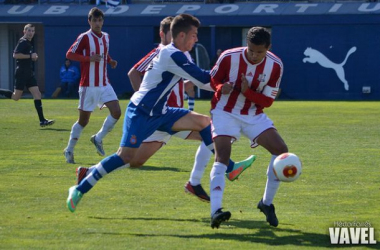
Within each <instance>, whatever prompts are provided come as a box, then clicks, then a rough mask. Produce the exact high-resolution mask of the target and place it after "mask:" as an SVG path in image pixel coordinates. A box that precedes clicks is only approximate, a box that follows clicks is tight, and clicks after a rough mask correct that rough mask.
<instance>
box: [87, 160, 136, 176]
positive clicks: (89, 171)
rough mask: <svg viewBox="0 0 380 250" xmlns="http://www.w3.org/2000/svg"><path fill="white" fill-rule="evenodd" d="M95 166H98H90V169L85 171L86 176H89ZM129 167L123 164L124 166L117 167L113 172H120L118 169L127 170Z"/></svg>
mask: <svg viewBox="0 0 380 250" xmlns="http://www.w3.org/2000/svg"><path fill="white" fill-rule="evenodd" d="M96 166H98V165H93V166H91V167H89V168H88V169H87V172H86V175H89V174H90V173H91V172H92V171H93V170H94V169H95V168H96ZM129 167H130V165H129V163H127V164H125V165H123V166H121V167H118V168H117V169H115V170H114V171H116V170H120V169H124V168H129Z"/></svg>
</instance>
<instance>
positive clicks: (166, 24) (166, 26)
mask: <svg viewBox="0 0 380 250" xmlns="http://www.w3.org/2000/svg"><path fill="white" fill-rule="evenodd" d="M173 19H174V17H172V16H168V17H165V18H164V19H162V21H161V23H160V31H162V32H164V34H166V33H168V31H170V24H171V23H172V21H173Z"/></svg>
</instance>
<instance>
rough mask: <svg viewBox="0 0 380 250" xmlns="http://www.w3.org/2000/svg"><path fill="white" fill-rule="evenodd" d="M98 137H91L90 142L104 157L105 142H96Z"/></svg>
mask: <svg viewBox="0 0 380 250" xmlns="http://www.w3.org/2000/svg"><path fill="white" fill-rule="evenodd" d="M95 137H96V135H93V136H91V139H90V141H91V142H92V143H93V144H94V145H95V148H96V151H97V152H98V155H100V156H104V155H105V153H104V149H103V142H97V141H96V140H95Z"/></svg>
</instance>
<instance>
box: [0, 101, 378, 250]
mask: <svg viewBox="0 0 380 250" xmlns="http://www.w3.org/2000/svg"><path fill="white" fill-rule="evenodd" d="M127 103H128V102H127V101H126V100H122V101H121V106H122V109H123V114H124V109H125V107H126V105H127ZM43 104H44V111H45V115H46V117H47V118H49V119H55V120H56V124H54V125H53V126H52V127H48V128H40V127H39V123H38V119H37V115H36V112H35V110H34V106H33V102H32V100H30V99H26V100H21V101H19V102H18V103H16V102H12V101H9V100H4V99H1V100H0V114H1V122H0V196H1V199H0V208H1V215H0V249H323V248H334V247H335V246H334V245H331V244H330V237H329V231H328V228H329V227H334V222H339V221H340V222H354V221H356V222H360V223H364V222H369V223H370V224H371V226H372V227H374V228H375V239H376V240H378V241H380V216H379V214H380V212H379V211H380V199H379V198H380V195H379V194H380V190H379V188H380V181H379V167H380V102H293V101H277V102H275V103H274V105H273V106H272V107H271V108H270V109H268V110H267V111H266V113H267V114H268V115H269V117H270V118H271V119H272V120H273V121H274V122H275V125H276V127H277V129H278V130H279V132H280V133H281V135H282V136H283V138H284V139H285V141H286V142H287V144H288V147H289V151H290V152H293V153H296V154H297V155H298V156H299V157H300V158H301V160H302V161H303V173H302V175H301V177H300V178H299V179H298V180H297V181H296V182H293V183H282V184H281V185H280V189H279V192H278V194H277V196H276V198H275V200H274V204H275V205H276V213H277V216H278V218H279V221H280V225H279V226H278V227H277V228H273V227H270V226H269V225H268V224H267V223H266V222H265V217H264V215H263V214H262V213H259V211H258V210H257V209H256V204H257V202H258V201H259V200H260V199H261V197H262V195H263V192H264V187H265V182H266V168H267V164H268V162H269V159H270V155H269V154H268V153H267V152H266V151H265V150H264V149H263V148H257V149H255V150H253V151H252V149H250V147H249V142H248V140H247V139H246V138H244V137H242V138H241V140H240V141H238V142H237V143H235V144H234V146H233V155H232V158H233V159H234V160H241V159H243V158H246V157H247V156H248V155H250V154H255V155H257V160H256V162H255V163H254V167H252V168H250V169H248V170H247V171H246V172H245V173H244V174H243V175H242V176H241V178H240V179H239V180H238V181H235V182H229V181H227V182H226V192H225V195H224V207H225V210H229V211H231V213H232V217H231V220H230V221H229V222H227V223H225V224H222V226H221V228H220V229H218V230H216V229H214V230H213V229H211V228H210V226H209V223H210V209H209V205H208V204H207V203H202V202H200V201H199V200H198V199H196V198H195V197H192V196H190V195H186V194H185V193H184V190H183V186H184V184H185V183H186V181H187V180H188V178H189V174H190V171H191V168H192V164H193V159H194V154H195V152H196V149H197V147H198V145H199V143H198V142H195V141H186V142H185V141H183V140H179V139H177V138H173V139H172V140H171V141H170V142H169V144H168V145H167V146H165V147H163V148H162V149H161V150H160V151H159V152H158V153H157V154H156V155H155V156H154V157H153V158H152V159H151V160H149V161H148V162H147V164H146V166H145V167H143V168H141V169H138V170H131V169H124V170H121V171H116V172H114V173H112V174H110V175H108V176H106V177H105V178H104V179H102V180H101V181H100V182H99V183H98V184H97V185H96V186H95V188H93V190H92V191H91V192H90V193H88V194H86V195H85V196H84V198H83V199H82V201H81V203H80V204H79V206H78V209H77V211H76V212H75V213H71V212H69V210H68V209H67V208H66V198H67V190H68V188H69V187H70V186H72V185H74V184H75V168H76V167H78V166H79V165H83V166H90V165H92V164H96V163H97V162H99V161H100V160H101V159H102V158H101V157H99V156H98V155H97V154H96V151H95V148H94V147H93V145H92V144H91V143H90V141H89V139H90V137H91V135H93V134H94V133H96V132H97V131H98V129H99V128H100V126H101V124H102V122H103V120H104V118H105V116H106V115H107V114H108V111H107V110H103V111H99V110H97V111H95V112H94V113H93V115H92V118H91V121H90V124H89V125H88V126H87V127H86V129H85V130H84V131H83V133H82V136H81V139H80V141H79V142H78V144H77V147H76V151H75V160H76V162H77V164H75V165H71V164H66V163H65V160H64V157H63V154H62V151H63V149H64V148H65V147H66V144H67V141H68V138H69V134H70V130H71V126H72V124H73V123H74V122H75V120H76V119H77V110H76V107H77V100H44V101H43ZM195 109H196V111H198V112H200V113H204V114H207V113H208V109H209V102H208V101H196V106H195ZM123 117H124V115H123ZM121 127H122V121H120V122H119V123H118V124H117V126H116V128H115V129H114V131H113V132H111V133H110V134H109V135H108V137H106V139H105V140H104V148H105V151H106V153H107V154H111V153H114V152H115V151H116V150H117V148H118V145H119V142H120V137H121V134H122V130H121ZM211 165H212V162H210V163H209V167H208V169H207V170H206V173H205V176H204V178H203V180H202V182H203V185H204V187H205V189H206V190H208V187H209V171H210V169H211ZM339 248H341V247H339ZM357 248H358V249H359V248H360V249H362V248H370V249H379V248H380V243H379V242H378V243H377V245H367V246H358V245H356V246H351V247H350V249H357Z"/></svg>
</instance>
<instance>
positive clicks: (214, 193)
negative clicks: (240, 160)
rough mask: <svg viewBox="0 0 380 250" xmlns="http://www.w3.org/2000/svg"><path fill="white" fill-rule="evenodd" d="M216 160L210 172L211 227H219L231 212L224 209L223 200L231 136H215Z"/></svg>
mask: <svg viewBox="0 0 380 250" xmlns="http://www.w3.org/2000/svg"><path fill="white" fill-rule="evenodd" d="M214 147H215V162H214V165H213V167H212V169H211V172H210V199H211V227H212V228H214V227H216V228H219V226H220V224H221V223H222V222H223V221H226V220H228V219H229V218H230V217H231V213H230V212H228V211H226V212H223V211H222V200H223V193H224V189H225V178H224V176H225V173H226V170H227V165H228V163H229V159H230V155H231V137H229V136H218V137H215V138H214Z"/></svg>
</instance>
